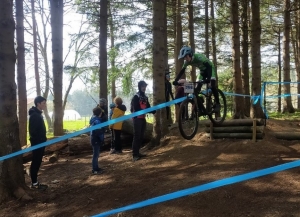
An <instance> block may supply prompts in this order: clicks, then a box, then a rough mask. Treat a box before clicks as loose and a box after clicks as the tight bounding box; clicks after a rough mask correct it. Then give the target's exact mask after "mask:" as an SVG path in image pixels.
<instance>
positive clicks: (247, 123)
mask: <svg viewBox="0 0 300 217" xmlns="http://www.w3.org/2000/svg"><path fill="white" fill-rule="evenodd" d="M204 125H205V126H206V127H209V126H210V121H207V122H205V123H204ZM263 125H264V120H263V119H257V120H256V126H263ZM221 126H222V127H227V126H230V127H234V126H253V119H233V120H225V121H224V122H223V123H222V125H221Z"/></svg>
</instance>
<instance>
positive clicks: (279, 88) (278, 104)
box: [277, 29, 281, 112]
mask: <svg viewBox="0 0 300 217" xmlns="http://www.w3.org/2000/svg"><path fill="white" fill-rule="evenodd" d="M280 40H281V35H280V29H279V30H278V60H277V62H278V82H279V85H278V92H277V93H278V96H281V42H280ZM277 112H281V97H278V101H277Z"/></svg>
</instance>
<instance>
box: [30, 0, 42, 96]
mask: <svg viewBox="0 0 300 217" xmlns="http://www.w3.org/2000/svg"><path fill="white" fill-rule="evenodd" d="M34 1H35V0H31V15H32V36H33V56H34V75H35V85H36V87H35V88H36V94H37V95H38V96H40V95H41V82H40V74H39V60H38V52H37V51H38V48H37V27H36V19H35V6H34Z"/></svg>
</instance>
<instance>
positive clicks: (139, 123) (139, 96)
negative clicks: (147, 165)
mask: <svg viewBox="0 0 300 217" xmlns="http://www.w3.org/2000/svg"><path fill="white" fill-rule="evenodd" d="M147 85H148V84H147V83H146V82H145V81H139V82H138V88H139V91H138V92H137V93H136V94H135V95H134V96H133V98H132V101H131V106H132V108H131V112H137V111H140V110H143V109H147V108H150V104H149V101H148V97H147V96H146V95H145V91H146V88H147ZM151 113H152V114H155V113H156V111H152V112H151ZM145 130H146V115H139V116H137V117H135V118H133V142H132V160H133V161H137V160H139V159H140V158H141V157H145V156H146V155H143V154H141V153H140V148H141V145H142V142H143V139H144V133H145Z"/></svg>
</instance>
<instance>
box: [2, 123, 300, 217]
mask: <svg viewBox="0 0 300 217" xmlns="http://www.w3.org/2000/svg"><path fill="white" fill-rule="evenodd" d="M298 123H299V122H292V121H274V120H269V121H268V122H267V127H266V136H265V138H264V139H263V140H260V141H257V142H252V141H251V140H242V139H239V140H238V139H219V140H213V141H210V140H209V139H207V138H206V137H205V136H204V135H205V134H204V133H203V132H202V130H203V129H199V132H198V134H197V135H196V136H195V138H194V139H193V140H190V141H187V140H184V139H182V137H181V136H180V134H179V132H178V129H177V128H174V129H172V130H171V132H170V134H169V135H168V136H167V137H165V138H164V140H163V142H162V145H161V146H160V147H157V148H155V149H154V150H144V153H146V154H147V157H146V158H143V159H142V160H140V161H137V162H132V160H131V153H130V148H129V147H127V148H125V149H124V153H123V154H121V155H110V154H109V152H108V151H103V152H102V153H101V156H100V158H99V164H100V166H101V167H102V168H103V169H104V170H105V173H103V174H102V175H97V176H95V175H91V156H92V152H90V153H85V154H82V155H76V156H62V157H61V158H60V160H59V161H58V162H57V163H54V164H51V163H49V162H48V159H47V158H48V157H49V156H45V158H44V162H43V164H42V167H41V170H40V173H39V180H40V181H41V182H42V183H46V184H48V185H49V188H48V189H47V190H46V191H44V192H41V191H38V190H30V189H28V192H29V194H30V195H31V196H32V197H33V198H34V200H33V201H31V202H22V201H16V200H14V199H12V200H11V201H8V202H7V203H5V204H2V205H1V206H0V216H26V217H27V216H40V217H46V216H47V217H48V216H80V217H83V216H91V215H96V214H99V213H101V212H105V211H108V210H111V209H115V208H119V207H123V206H126V205H129V204H133V203H136V202H140V201H143V200H146V199H150V198H153V197H157V196H160V195H164V194H168V193H172V192H175V191H178V190H182V189H186V188H190V187H195V186H198V185H201V184H205V183H209V182H212V181H215V180H219V179H223V178H226V177H231V176H235V175H240V174H244V173H247V172H251V171H255V170H259V169H264V168H268V167H272V166H276V165H279V164H283V163H287V162H290V161H293V160H298V159H299V158H300V143H299V141H284V140H278V139H275V138H274V137H273V136H272V132H274V131H279V130H286V131H299V133H300V127H299V126H298ZM25 166H26V165H25ZM299 173H300V168H295V169H290V170H286V171H283V172H279V173H275V174H271V175H268V176H264V177H261V178H256V179H252V180H249V181H245V182H240V183H237V184H233V185H227V186H224V187H220V188H215V189H212V190H208V191H204V192H200V193H197V194H193V195H190V196H186V197H182V198H179V199H175V200H170V201H167V202H163V203H159V204H156V205H152V206H147V207H144V208H140V209H135V210H131V211H126V212H123V213H119V214H115V215H113V216H119V217H125V216H126V217H137V216H138V217H139V216H161V217H169V216H176V217H177V216H178V217H179V216H180V217H181V216H195V217H196V216H255V217H257V216H272V217H273V216H278V217H279V216H300V205H299V204H300V174H299ZM25 179H26V183H27V184H28V185H29V183H30V180H29V177H28V176H27V175H25Z"/></svg>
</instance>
